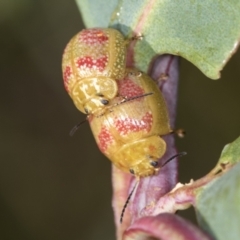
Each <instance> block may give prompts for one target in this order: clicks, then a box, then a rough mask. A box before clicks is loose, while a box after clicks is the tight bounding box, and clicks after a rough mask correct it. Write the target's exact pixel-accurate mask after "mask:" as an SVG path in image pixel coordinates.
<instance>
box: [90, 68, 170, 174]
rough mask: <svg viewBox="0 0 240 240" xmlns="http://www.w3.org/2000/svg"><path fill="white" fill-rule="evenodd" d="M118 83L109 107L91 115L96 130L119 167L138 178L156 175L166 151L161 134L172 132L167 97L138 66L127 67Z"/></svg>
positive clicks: (103, 149) (102, 147) (100, 144)
mask: <svg viewBox="0 0 240 240" xmlns="http://www.w3.org/2000/svg"><path fill="white" fill-rule="evenodd" d="M117 84H118V94H117V96H116V97H115V98H114V99H112V100H111V101H110V104H109V107H108V109H107V111H106V112H105V113H104V114H102V115H99V116H97V115H93V114H92V115H89V116H88V121H89V123H90V127H91V130H92V133H93V135H94V137H95V140H96V142H97V145H98V147H99V149H100V150H101V152H102V153H103V154H104V155H105V156H106V157H107V158H109V159H110V160H111V161H112V162H113V164H115V165H116V166H117V167H118V168H120V169H121V170H123V171H125V172H130V173H132V174H134V175H135V176H136V177H138V178H141V177H146V176H150V175H154V174H156V173H157V172H158V171H159V169H160V166H159V165H158V159H159V158H161V157H162V156H163V155H164V153H165V151H166V143H165V141H164V140H163V138H161V136H163V135H166V134H169V133H172V130H171V128H170V124H169V117H168V112H167V108H166V104H165V101H164V98H163V96H162V94H161V92H160V90H159V89H158V87H157V85H156V84H155V82H154V81H153V80H152V79H151V78H150V77H149V76H148V75H146V74H144V73H141V72H139V71H138V70H136V69H126V75H125V77H124V78H123V79H121V80H118V81H117ZM147 93H152V95H149V96H146V94H147Z"/></svg>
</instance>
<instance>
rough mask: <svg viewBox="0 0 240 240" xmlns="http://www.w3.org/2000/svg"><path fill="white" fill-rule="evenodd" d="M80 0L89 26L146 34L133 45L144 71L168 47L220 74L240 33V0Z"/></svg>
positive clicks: (208, 71) (168, 50) (214, 74)
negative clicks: (108, 27)
mask: <svg viewBox="0 0 240 240" xmlns="http://www.w3.org/2000/svg"><path fill="white" fill-rule="evenodd" d="M76 1H77V3H78V6H79V8H80V9H81V12H82V16H83V19H84V21H85V23H86V26H87V27H107V26H111V27H114V28H117V29H119V30H120V31H121V32H122V33H123V34H124V35H125V36H127V37H128V36H132V35H134V34H138V33H141V34H142V35H143V36H144V38H143V40H142V41H138V42H137V43H136V45H135V48H134V62H135V66H136V67H137V68H139V69H140V70H142V71H144V72H147V70H148V68H149V64H150V62H151V60H152V58H153V57H154V56H156V54H163V53H169V54H174V55H179V56H182V57H184V58H186V59H187V60H189V61H190V62H192V63H193V64H195V65H196V66H197V67H198V68H199V69H200V70H201V71H202V72H203V73H204V74H205V75H207V76H208V77H210V78H212V79H217V78H219V76H220V73H219V72H220V71H221V69H222V68H223V66H224V65H225V64H226V62H227V60H228V59H229V58H230V57H231V55H232V53H233V52H234V51H235V50H236V47H237V45H238V41H239V38H240V14H239V13H240V1H239V0H214V1H213V0H204V1H202V0H171V1H169V0H155V1H153V0H150V1H149V0H148V1H147V0H141V1H139V0H121V1H116V0H110V1H105V0H76Z"/></svg>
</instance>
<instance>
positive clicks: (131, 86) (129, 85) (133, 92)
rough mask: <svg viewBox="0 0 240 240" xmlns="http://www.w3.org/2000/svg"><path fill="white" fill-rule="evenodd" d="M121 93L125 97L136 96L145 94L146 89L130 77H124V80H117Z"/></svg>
mask: <svg viewBox="0 0 240 240" xmlns="http://www.w3.org/2000/svg"><path fill="white" fill-rule="evenodd" d="M117 83H118V89H119V94H120V95H121V96H124V97H128V98H131V97H135V96H140V95H143V94H144V89H143V88H141V87H139V85H137V84H136V83H134V82H133V81H132V80H131V79H129V78H127V77H126V78H124V79H123V80H120V81H117Z"/></svg>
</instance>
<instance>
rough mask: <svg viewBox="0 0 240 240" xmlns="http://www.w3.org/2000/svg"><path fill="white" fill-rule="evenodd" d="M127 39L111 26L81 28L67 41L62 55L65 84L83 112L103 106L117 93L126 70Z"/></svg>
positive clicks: (91, 111)
mask: <svg viewBox="0 0 240 240" xmlns="http://www.w3.org/2000/svg"><path fill="white" fill-rule="evenodd" d="M127 43H128V41H127V40H125V39H124V37H123V35H122V34H121V33H120V32H119V31H118V30H115V29H112V28H92V29H84V30H82V31H80V32H79V33H77V34H76V35H75V36H74V37H73V38H72V39H71V40H70V42H69V43H68V44H67V46H66V48H65V50H64V53H63V58H62V72H63V79H64V86H65V89H66V90H67V92H68V93H69V95H70V97H71V98H72V100H73V102H74V104H75V105H76V107H77V108H78V109H79V110H80V111H81V112H83V113H85V114H94V113H95V112H96V111H98V110H101V109H104V107H105V106H107V105H108V104H109V102H110V100H112V99H113V98H115V97H116V95H117V93H118V86H117V80H118V79H122V78H123V77H124V75H125V69H126V46H127Z"/></svg>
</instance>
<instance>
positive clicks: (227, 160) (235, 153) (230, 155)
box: [218, 137, 240, 165]
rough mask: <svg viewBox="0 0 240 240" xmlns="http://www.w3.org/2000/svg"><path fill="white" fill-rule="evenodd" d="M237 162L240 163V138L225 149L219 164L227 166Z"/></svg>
mask: <svg viewBox="0 0 240 240" xmlns="http://www.w3.org/2000/svg"><path fill="white" fill-rule="evenodd" d="M237 162H240V137H238V138H237V139H236V140H235V141H234V142H232V143H229V144H227V145H226V146H225V147H224V148H223V150H222V154H221V156H220V159H219V161H218V164H219V165H221V164H224V165H226V164H234V163H237Z"/></svg>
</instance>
